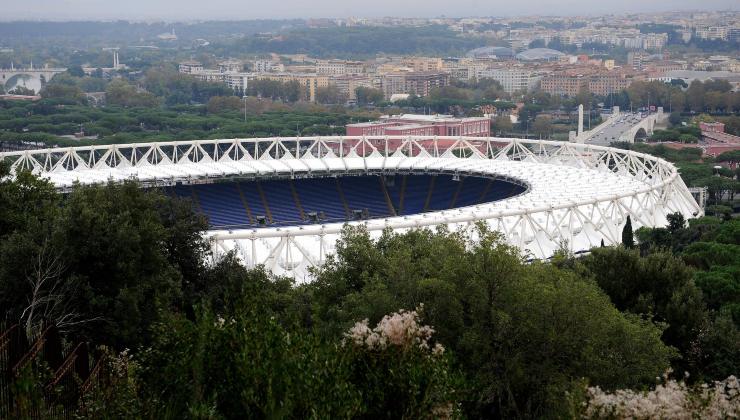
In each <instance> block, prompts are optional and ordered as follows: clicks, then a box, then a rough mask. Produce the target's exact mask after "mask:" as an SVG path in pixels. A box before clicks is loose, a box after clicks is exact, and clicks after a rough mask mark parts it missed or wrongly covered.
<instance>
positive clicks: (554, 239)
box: [0, 137, 702, 281]
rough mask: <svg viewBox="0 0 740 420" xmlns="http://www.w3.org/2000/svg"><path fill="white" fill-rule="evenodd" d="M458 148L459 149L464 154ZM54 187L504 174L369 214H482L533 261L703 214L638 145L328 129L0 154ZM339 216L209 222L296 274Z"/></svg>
mask: <svg viewBox="0 0 740 420" xmlns="http://www.w3.org/2000/svg"><path fill="white" fill-rule="evenodd" d="M463 156H464V157H463ZM0 160H8V161H10V162H11V164H12V167H14V168H18V169H30V170H33V171H34V172H36V173H37V174H39V175H41V176H43V177H46V178H48V179H49V180H50V181H51V182H53V183H54V184H55V185H56V186H58V187H59V188H60V189H68V188H70V187H72V186H73V184H74V183H75V182H79V183H81V184H94V183H104V182H108V181H113V182H121V181H123V180H126V179H131V178H136V179H138V180H139V181H141V182H142V183H144V184H145V185H157V184H159V185H170V184H174V183H177V182H183V183H207V182H213V181H214V180H216V179H219V178H226V177H235V178H270V177H304V176H305V177H311V176H327V175H328V176H338V175H342V174H351V175H357V174H364V173H372V174H394V173H432V174H434V173H446V174H456V175H460V176H485V177H495V178H501V179H506V180H511V181H514V182H517V183H519V184H522V185H526V186H527V190H526V191H525V192H524V193H522V194H520V195H517V196H514V197H510V198H507V199H503V200H500V201H494V202H491V203H486V204H480V205H476V206H470V207H461V208H455V209H449V210H442V211H435V212H428V213H422V214H416V215H407V216H398V217H389V218H385V219H371V220H363V221H356V222H349V223H352V224H363V225H365V226H366V227H367V229H368V231H369V232H370V234H371V236H373V237H377V236H379V235H380V234H381V232H382V230H383V229H385V228H386V227H390V228H392V229H395V230H398V231H405V230H408V229H412V228H415V227H431V226H437V225H447V226H448V227H450V228H451V229H453V230H454V229H467V228H469V227H470V226H471V225H472V224H473V223H476V222H484V223H487V224H488V225H489V226H490V227H491V228H493V229H496V230H499V231H500V232H502V233H503V234H504V237H505V238H506V240H507V241H508V242H509V243H511V244H512V245H516V246H518V247H520V248H521V249H522V250H524V252H526V253H528V254H530V255H531V256H532V257H534V258H548V257H550V256H551V255H552V254H553V252H554V251H555V250H557V249H558V248H559V247H560V246H562V244H563V243H567V246H568V247H569V248H570V249H571V250H572V251H574V252H578V251H585V250H588V249H589V248H591V247H593V246H598V245H599V243H600V242H601V241H602V240H604V242H605V243H607V244H614V243H618V242H619V241H620V235H621V230H622V227H623V225H624V223H625V220H626V217H627V216H628V215H629V216H631V218H632V223H633V227H634V228H638V227H641V226H662V225H665V223H666V215H667V214H669V213H673V212H681V213H682V214H684V215H685V216H686V217H694V216H697V215H699V214H701V213H702V210H701V208H700V207H699V206H698V205H697V203H696V202H695V201H694V199H693V198H692V196H691V194H690V193H689V192H688V189H687V188H686V186H685V185H684V183H683V181H682V180H681V178H680V176H679V175H678V172H677V170H676V168H675V167H674V166H673V165H671V164H669V163H668V162H665V161H663V160H661V159H658V158H655V157H652V156H649V155H644V154H640V153H635V152H630V151H625V150H619V149H612V148H607V147H599V146H591V145H584V144H574V143H563V142H554V141H538V140H520V139H502V138H479V137H439V138H434V139H429V138H414V137H395V138H394V137H376V138H362V137H324V138H300V139H295V138H293V139H275V138H270V139H229V140H199V141H190V142H163V143H145V144H132V145H110V146H94V147H80V148H70V149H48V150H35V151H24V152H11V153H4V154H0ZM342 226H343V224H341V223H332V224H317V225H300V226H293V227H264V228H259V229H244V230H232V231H210V232H209V233H208V235H209V236H210V237H212V238H213V240H214V250H215V251H216V253H222V252H227V251H230V250H236V251H237V254H238V255H239V256H240V257H241V258H242V259H243V260H244V262H245V263H246V264H247V265H250V266H252V265H256V264H265V265H266V266H267V267H268V268H269V269H271V270H272V271H273V272H275V273H276V274H281V275H289V276H293V277H295V278H296V279H297V280H299V281H303V280H307V279H308V268H309V267H311V266H315V265H317V264H321V263H322V262H323V261H324V260H325V258H326V256H327V255H329V254H331V253H332V252H333V251H334V246H335V243H336V239H337V238H338V236H339V233H340V231H341V228H342Z"/></svg>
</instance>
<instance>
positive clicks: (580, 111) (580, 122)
mask: <svg viewBox="0 0 740 420" xmlns="http://www.w3.org/2000/svg"><path fill="white" fill-rule="evenodd" d="M582 134H583V104H580V105H578V137H581V135H582Z"/></svg>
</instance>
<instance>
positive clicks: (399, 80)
mask: <svg viewBox="0 0 740 420" xmlns="http://www.w3.org/2000/svg"><path fill="white" fill-rule="evenodd" d="M449 82H450V75H449V74H447V73H444V72H441V71H436V72H435V71H408V72H394V73H386V74H385V75H383V82H382V85H383V94H384V95H385V97H386V98H390V97H391V96H392V95H394V94H397V93H408V94H410V95H416V96H427V95H429V92H430V91H431V90H432V89H434V88H439V87H444V86H447V85H448V84H449Z"/></svg>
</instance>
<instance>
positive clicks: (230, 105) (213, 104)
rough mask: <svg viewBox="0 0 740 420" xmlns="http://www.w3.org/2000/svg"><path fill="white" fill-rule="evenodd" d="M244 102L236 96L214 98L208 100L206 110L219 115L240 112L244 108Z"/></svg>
mask: <svg viewBox="0 0 740 420" xmlns="http://www.w3.org/2000/svg"><path fill="white" fill-rule="evenodd" d="M243 102H244V101H243V100H242V99H241V98H238V97H236V96H213V97H211V99H209V100H208V104H206V109H207V110H208V113H210V114H218V113H220V112H223V111H227V110H228V111H238V110H239V109H241V108H242V103H243Z"/></svg>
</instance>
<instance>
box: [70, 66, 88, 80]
mask: <svg viewBox="0 0 740 420" xmlns="http://www.w3.org/2000/svg"><path fill="white" fill-rule="evenodd" d="M67 73H68V74H69V75H70V76H73V77H85V71H84V70H83V69H82V66H79V65H77V66H70V67H68V68H67Z"/></svg>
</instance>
